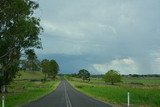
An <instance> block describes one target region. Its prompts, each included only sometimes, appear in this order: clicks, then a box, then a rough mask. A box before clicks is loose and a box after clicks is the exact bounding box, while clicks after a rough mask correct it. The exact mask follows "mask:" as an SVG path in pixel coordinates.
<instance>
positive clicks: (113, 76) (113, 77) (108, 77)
mask: <svg viewBox="0 0 160 107" xmlns="http://www.w3.org/2000/svg"><path fill="white" fill-rule="evenodd" d="M104 81H105V82H111V84H112V85H113V84H114V83H116V82H120V81H121V75H120V74H119V73H118V72H117V71H116V70H109V71H108V72H107V73H106V74H105V76H104Z"/></svg>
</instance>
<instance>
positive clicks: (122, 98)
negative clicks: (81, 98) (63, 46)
mask: <svg viewBox="0 0 160 107" xmlns="http://www.w3.org/2000/svg"><path fill="white" fill-rule="evenodd" d="M68 80H69V82H70V83H71V84H72V85H73V86H74V87H75V88H76V89H77V90H79V91H81V92H83V93H85V94H87V95H89V96H92V97H93V98H96V99H99V100H101V101H104V102H107V103H111V104H113V105H114V106H115V105H116V106H126V104H127V92H130V98H131V100H130V102H131V106H133V107H159V106H160V79H159V78H153V77H151V78H149V77H148V78H132V77H130V78H123V79H122V81H123V82H121V83H118V84H116V85H107V84H105V83H104V81H103V80H102V79H101V78H91V82H90V83H86V82H83V81H82V80H81V79H77V78H68ZM130 83H136V84H130ZM137 83H142V84H140V85H139V84H137Z"/></svg>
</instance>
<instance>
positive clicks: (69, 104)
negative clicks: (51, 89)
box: [64, 82, 72, 107]
mask: <svg viewBox="0 0 160 107" xmlns="http://www.w3.org/2000/svg"><path fill="white" fill-rule="evenodd" d="M64 90H65V99H66V105H67V107H72V105H71V101H70V99H69V97H68V93H67V89H66V84H65V82H64Z"/></svg>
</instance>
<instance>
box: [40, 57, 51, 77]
mask: <svg viewBox="0 0 160 107" xmlns="http://www.w3.org/2000/svg"><path fill="white" fill-rule="evenodd" d="M41 68H42V72H43V73H44V74H45V77H44V79H45V80H46V79H47V74H48V72H49V60H47V59H44V60H42V61H41Z"/></svg>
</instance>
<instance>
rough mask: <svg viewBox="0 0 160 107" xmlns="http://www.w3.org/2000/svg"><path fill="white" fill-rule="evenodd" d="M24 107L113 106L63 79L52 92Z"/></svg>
mask: <svg viewBox="0 0 160 107" xmlns="http://www.w3.org/2000/svg"><path fill="white" fill-rule="evenodd" d="M23 107H111V105H108V104H105V103H103V102H100V101H97V100H95V99H93V98H91V97H88V96H86V95H84V94H82V93H80V92H78V91H77V90H75V89H74V88H73V87H72V86H71V85H70V84H69V83H68V82H67V81H66V80H62V82H61V83H60V85H59V86H58V87H57V89H56V90H55V91H54V92H52V93H51V94H49V95H47V96H45V97H43V98H41V99H39V100H37V101H34V102H31V103H30V104H28V105H25V106H23Z"/></svg>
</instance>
